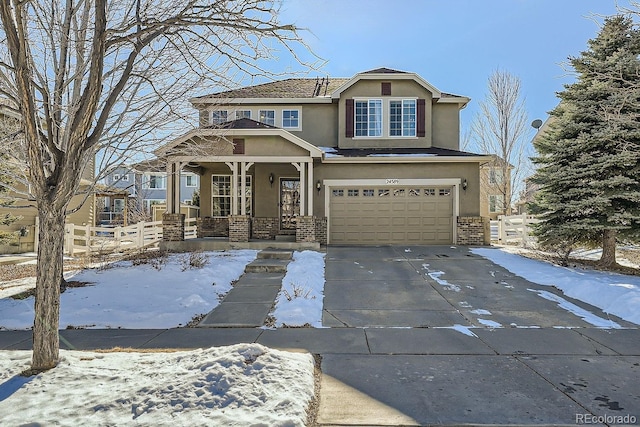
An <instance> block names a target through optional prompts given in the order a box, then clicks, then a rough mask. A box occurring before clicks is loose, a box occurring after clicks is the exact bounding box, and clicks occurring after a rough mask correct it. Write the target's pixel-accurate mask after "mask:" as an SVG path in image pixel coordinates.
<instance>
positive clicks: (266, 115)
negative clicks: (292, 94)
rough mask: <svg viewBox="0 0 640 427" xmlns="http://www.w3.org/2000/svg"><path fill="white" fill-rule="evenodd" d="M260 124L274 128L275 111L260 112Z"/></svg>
mask: <svg viewBox="0 0 640 427" xmlns="http://www.w3.org/2000/svg"><path fill="white" fill-rule="evenodd" d="M260 122H262V123H265V124H268V125H271V126H275V125H276V112H275V110H260Z"/></svg>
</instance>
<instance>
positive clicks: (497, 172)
mask: <svg viewBox="0 0 640 427" xmlns="http://www.w3.org/2000/svg"><path fill="white" fill-rule="evenodd" d="M496 178H499V179H496ZM489 184H491V185H502V184H504V171H503V170H502V168H500V167H491V168H490V169H489Z"/></svg>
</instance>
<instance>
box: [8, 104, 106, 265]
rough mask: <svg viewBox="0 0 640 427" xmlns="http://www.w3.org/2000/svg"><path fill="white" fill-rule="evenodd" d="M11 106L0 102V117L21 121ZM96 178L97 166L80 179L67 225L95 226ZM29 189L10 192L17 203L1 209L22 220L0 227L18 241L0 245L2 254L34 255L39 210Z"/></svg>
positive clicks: (21, 185)
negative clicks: (94, 181)
mask: <svg viewBox="0 0 640 427" xmlns="http://www.w3.org/2000/svg"><path fill="white" fill-rule="evenodd" d="M8 106H9V104H8V103H7V102H6V101H4V100H0V118H5V117H13V118H14V119H16V120H20V116H19V115H17V114H16V113H15V111H14V109H11V108H8ZM93 179H94V164H93V162H91V164H89V165H87V167H86V168H85V170H84V174H83V176H82V178H81V180H80V188H79V190H78V194H77V195H75V196H73V198H72V199H71V202H70V203H69V206H68V210H70V211H72V212H71V213H70V214H69V215H67V223H70V224H76V225H88V224H93V223H94V218H95V215H94V213H95V208H94V202H95V195H94V193H93V191H92V188H93ZM29 193H30V192H29V189H28V188H27V187H26V186H25V185H23V184H17V185H16V192H12V193H9V194H8V196H9V197H15V198H16V202H15V203H14V204H13V205H12V206H7V207H0V216H4V215H5V214H7V213H10V214H12V215H14V216H17V217H19V218H20V219H19V220H18V221H15V222H13V223H11V224H10V225H6V226H4V225H0V230H1V231H6V232H11V233H15V236H16V238H15V241H14V242H12V243H11V244H9V245H0V253H21V252H31V251H34V250H35V249H36V247H37V245H36V239H37V233H36V223H37V217H38V209H37V204H36V200H35V198H34V197H32V196H29V195H28V194H29Z"/></svg>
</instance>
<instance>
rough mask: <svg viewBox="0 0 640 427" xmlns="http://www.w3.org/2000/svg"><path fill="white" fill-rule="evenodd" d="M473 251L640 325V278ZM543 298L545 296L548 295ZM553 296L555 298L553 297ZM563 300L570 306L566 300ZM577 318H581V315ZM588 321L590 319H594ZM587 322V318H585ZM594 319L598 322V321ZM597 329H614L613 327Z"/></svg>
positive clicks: (502, 252)
mask: <svg viewBox="0 0 640 427" xmlns="http://www.w3.org/2000/svg"><path fill="white" fill-rule="evenodd" d="M471 251H472V252H473V253H474V254H477V255H480V256H483V257H486V258H488V259H489V260H491V261H493V262H495V263H496V264H498V265H501V266H502V267H504V268H506V269H507V270H509V271H510V272H512V273H513V274H516V275H518V276H520V277H523V278H525V279H527V280H529V281H531V282H534V283H538V284H540V285H547V286H555V287H556V288H558V289H560V290H561V291H562V292H564V294H565V295H567V296H569V297H571V298H576V299H578V300H580V301H584V302H586V303H588V304H591V305H594V306H596V307H598V308H600V309H601V310H602V311H604V312H605V313H610V314H613V315H616V316H618V317H620V318H622V319H625V320H627V321H629V322H633V323H635V324H638V325H640V277H639V276H627V275H623V274H617V273H607V272H602V271H594V270H587V269H580V268H568V267H560V266H557V265H552V264H550V263H547V262H544V261H537V260H532V259H529V258H524V257H522V256H519V255H516V254H512V253H508V252H507V251H505V250H498V249H488V248H474V249H472V250H471ZM535 292H538V291H535ZM549 294H550V293H549ZM550 295H552V294H550ZM541 296H542V297H546V295H541ZM554 297H556V296H555V295H554ZM563 301H564V302H565V303H567V304H570V303H569V302H567V301H566V300H563ZM557 302H559V303H560V304H561V306H562V307H563V308H565V309H566V308H567V306H566V304H564V303H562V302H561V301H557ZM572 305H573V304H572ZM576 308H579V307H576ZM587 313H588V312H587ZM576 314H578V313H576ZM583 314H584V313H583ZM588 314H590V313H588ZM578 315H580V316H581V314H578ZM592 316H593V315H592ZM587 318H589V319H591V316H588V317H587ZM585 320H587V319H586V318H585ZM591 320H593V321H595V319H591ZM598 326H600V327H615V326H613V325H611V324H609V325H607V326H605V325H598Z"/></svg>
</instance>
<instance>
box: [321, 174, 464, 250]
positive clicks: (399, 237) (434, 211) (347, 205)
mask: <svg viewBox="0 0 640 427" xmlns="http://www.w3.org/2000/svg"><path fill="white" fill-rule="evenodd" d="M453 198H454V187H452V186H402V187H400V186H398V187H387V186H385V187H382V186H340V187H333V188H332V189H331V190H330V194H329V242H330V243H331V244H358V245H376V244H404V243H406V244H430V245H438V244H440V245H442V244H451V243H452V242H453Z"/></svg>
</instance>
